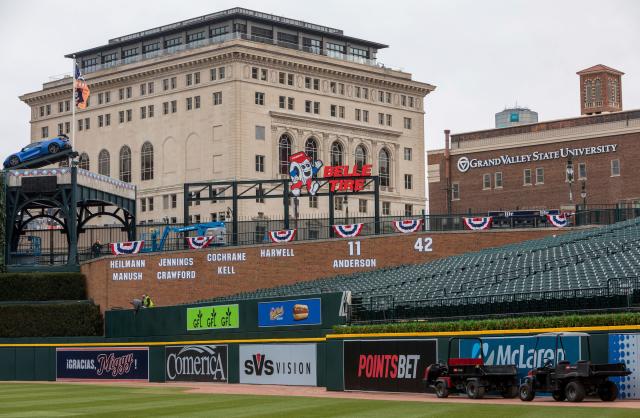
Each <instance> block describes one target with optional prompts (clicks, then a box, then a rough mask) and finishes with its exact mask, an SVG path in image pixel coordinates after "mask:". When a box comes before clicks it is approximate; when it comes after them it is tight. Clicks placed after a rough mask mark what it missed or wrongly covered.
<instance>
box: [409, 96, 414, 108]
mask: <svg viewBox="0 0 640 418" xmlns="http://www.w3.org/2000/svg"><path fill="white" fill-rule="evenodd" d="M409 107H413V97H409Z"/></svg>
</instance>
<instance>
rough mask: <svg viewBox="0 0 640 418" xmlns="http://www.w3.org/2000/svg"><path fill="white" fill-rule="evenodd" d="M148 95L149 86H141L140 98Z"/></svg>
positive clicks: (143, 84)
mask: <svg viewBox="0 0 640 418" xmlns="http://www.w3.org/2000/svg"><path fill="white" fill-rule="evenodd" d="M145 94H147V85H146V84H145V83H142V84H140V96H144V95H145ZM98 102H100V96H98Z"/></svg>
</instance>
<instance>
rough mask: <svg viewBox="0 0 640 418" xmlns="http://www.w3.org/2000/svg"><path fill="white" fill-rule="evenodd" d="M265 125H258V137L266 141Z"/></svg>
mask: <svg viewBox="0 0 640 418" xmlns="http://www.w3.org/2000/svg"><path fill="white" fill-rule="evenodd" d="M264 134H265V129H264V126H260V125H256V139H257V140H262V141H264Z"/></svg>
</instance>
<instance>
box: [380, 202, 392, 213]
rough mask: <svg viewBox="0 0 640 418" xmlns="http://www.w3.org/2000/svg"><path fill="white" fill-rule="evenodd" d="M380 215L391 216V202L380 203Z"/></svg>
mask: <svg viewBox="0 0 640 418" xmlns="http://www.w3.org/2000/svg"><path fill="white" fill-rule="evenodd" d="M382 214H383V215H391V202H382Z"/></svg>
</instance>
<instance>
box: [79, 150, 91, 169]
mask: <svg viewBox="0 0 640 418" xmlns="http://www.w3.org/2000/svg"><path fill="white" fill-rule="evenodd" d="M78 168H82V169H84V170H87V171H88V170H89V156H88V155H87V153H86V152H83V153H82V154H80V159H79V160H78Z"/></svg>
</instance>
